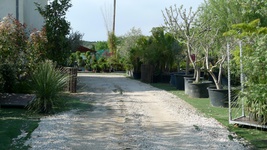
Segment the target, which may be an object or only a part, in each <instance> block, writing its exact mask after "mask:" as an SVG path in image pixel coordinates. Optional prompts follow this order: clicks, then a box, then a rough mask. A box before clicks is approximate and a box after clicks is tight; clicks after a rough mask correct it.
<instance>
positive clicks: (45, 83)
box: [29, 60, 68, 113]
mask: <svg viewBox="0 0 267 150" xmlns="http://www.w3.org/2000/svg"><path fill="white" fill-rule="evenodd" d="M67 81H68V76H66V75H65V74H64V73H63V70H61V69H57V68H56V66H55V64H53V63H52V62H51V61H48V60H47V61H44V62H43V63H40V64H39V66H38V67H37V68H36V70H35V72H34V73H33V75H32V88H33V91H34V94H36V99H35V100H34V101H33V102H32V104H31V105H30V106H29V109H30V110H34V111H37V112H40V113H49V112H51V111H52V110H53V107H55V106H57V105H58V104H60V103H59V102H60V101H59V100H60V99H59V94H60V92H62V91H63V90H64V88H65V87H66V84H67Z"/></svg>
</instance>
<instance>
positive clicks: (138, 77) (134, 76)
mask: <svg viewBox="0 0 267 150" xmlns="http://www.w3.org/2000/svg"><path fill="white" fill-rule="evenodd" d="M133 78H134V79H141V72H133Z"/></svg>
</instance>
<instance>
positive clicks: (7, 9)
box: [0, 0, 47, 30]
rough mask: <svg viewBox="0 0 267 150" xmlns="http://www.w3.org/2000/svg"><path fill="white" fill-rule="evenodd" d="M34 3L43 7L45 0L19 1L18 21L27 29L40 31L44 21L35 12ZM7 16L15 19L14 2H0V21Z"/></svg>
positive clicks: (10, 0) (12, 0)
mask: <svg viewBox="0 0 267 150" xmlns="http://www.w3.org/2000/svg"><path fill="white" fill-rule="evenodd" d="M34 2H37V3H40V4H41V6H43V7H44V6H45V5H46V4H47V0H19V21H20V22H21V23H25V24H26V25H27V26H28V28H29V29H38V30H40V29H41V28H42V26H43V24H44V19H43V17H42V16H41V15H40V14H39V12H38V11H37V10H36V6H35V4H34ZM8 14H12V16H13V17H14V18H16V0H0V20H2V19H3V17H5V16H7V15H8Z"/></svg>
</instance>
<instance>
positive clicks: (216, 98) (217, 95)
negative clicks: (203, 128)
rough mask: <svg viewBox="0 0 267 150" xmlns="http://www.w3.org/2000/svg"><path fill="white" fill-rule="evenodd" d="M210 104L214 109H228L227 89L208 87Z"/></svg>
mask: <svg viewBox="0 0 267 150" xmlns="http://www.w3.org/2000/svg"><path fill="white" fill-rule="evenodd" d="M208 92H209V98H210V103H211V105H212V106H215V107H228V89H220V90H218V89H216V88H215V87H208Z"/></svg>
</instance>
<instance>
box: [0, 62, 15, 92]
mask: <svg viewBox="0 0 267 150" xmlns="http://www.w3.org/2000/svg"><path fill="white" fill-rule="evenodd" d="M15 84H16V72H15V68H14V66H13V65H10V64H6V63H5V64H1V65H0V91H2V92H5V93H12V92H14V86H15Z"/></svg>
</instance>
